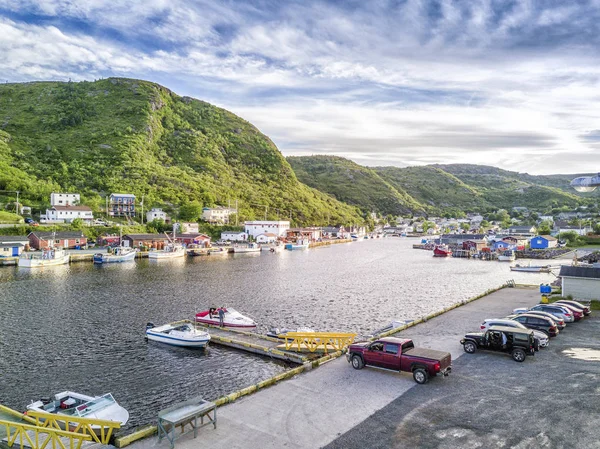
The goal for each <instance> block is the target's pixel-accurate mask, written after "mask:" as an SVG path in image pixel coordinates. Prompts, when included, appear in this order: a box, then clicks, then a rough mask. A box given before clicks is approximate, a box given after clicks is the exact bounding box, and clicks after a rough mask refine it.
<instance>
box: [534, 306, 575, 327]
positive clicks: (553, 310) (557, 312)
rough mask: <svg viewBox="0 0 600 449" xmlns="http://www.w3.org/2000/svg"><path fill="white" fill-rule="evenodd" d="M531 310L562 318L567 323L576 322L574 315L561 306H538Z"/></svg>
mask: <svg viewBox="0 0 600 449" xmlns="http://www.w3.org/2000/svg"><path fill="white" fill-rule="evenodd" d="M530 310H538V311H540V312H546V313H549V314H551V315H554V316H557V317H559V318H562V319H563V320H564V321H565V323H572V322H573V321H575V317H574V316H573V313H571V311H570V310H569V309H567V308H566V307H561V306H559V305H554V304H538V305H537V306H533V307H532V308H531V309H530Z"/></svg>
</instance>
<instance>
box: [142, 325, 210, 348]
mask: <svg viewBox="0 0 600 449" xmlns="http://www.w3.org/2000/svg"><path fill="white" fill-rule="evenodd" d="M146 339H148V340H152V341H158V342H160V343H166V344H168V345H173V346H183V347H186V348H205V347H206V346H207V345H208V342H209V341H210V335H209V334H208V332H206V331H203V330H200V329H196V328H195V326H194V323H192V322H191V321H188V320H185V321H178V322H176V323H169V324H164V325H162V326H154V323H148V324H146Z"/></svg>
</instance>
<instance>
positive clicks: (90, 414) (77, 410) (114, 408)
mask: <svg viewBox="0 0 600 449" xmlns="http://www.w3.org/2000/svg"><path fill="white" fill-rule="evenodd" d="M27 410H35V411H38V412H44V413H55V414H58V415H66V416H72V417H74V418H77V417H78V418H91V419H103V420H108V421H116V422H119V423H121V425H125V424H127V421H129V412H128V411H127V410H126V409H125V408H123V407H122V406H121V405H119V404H118V403H117V401H115V398H113V396H112V394H110V393H107V394H103V395H102V396H95V397H93V396H88V395H85V394H81V393H75V392H73V391H63V392H62V393H58V394H56V395H54V399H51V398H49V397H47V398H41V399H40V400H38V401H35V402H32V403H31V404H29V405H28V406H27ZM91 427H92V430H93V431H94V432H98V431H100V430H101V429H102V428H101V427H100V426H97V425H92V426H91Z"/></svg>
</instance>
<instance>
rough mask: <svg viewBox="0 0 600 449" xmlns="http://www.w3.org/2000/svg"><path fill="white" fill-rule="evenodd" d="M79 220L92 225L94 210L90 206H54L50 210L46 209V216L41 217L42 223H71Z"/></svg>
mask: <svg viewBox="0 0 600 449" xmlns="http://www.w3.org/2000/svg"><path fill="white" fill-rule="evenodd" d="M77 218H80V219H81V220H83V221H84V222H86V223H88V224H90V223H91V222H92V221H93V220H94V214H93V212H92V209H90V208H89V207H88V206H71V205H67V206H52V207H51V208H50V209H46V214H45V215H41V216H40V221H41V222H42V223H45V222H49V223H52V222H55V223H71V222H73V220H75V219H77Z"/></svg>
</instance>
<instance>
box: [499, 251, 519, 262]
mask: <svg viewBox="0 0 600 449" xmlns="http://www.w3.org/2000/svg"><path fill="white" fill-rule="evenodd" d="M516 259H517V256H515V252H514V251H513V250H512V249H508V250H506V251H503V252H502V254H500V255H499V256H498V261H500V262H514V261H515V260H516Z"/></svg>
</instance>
